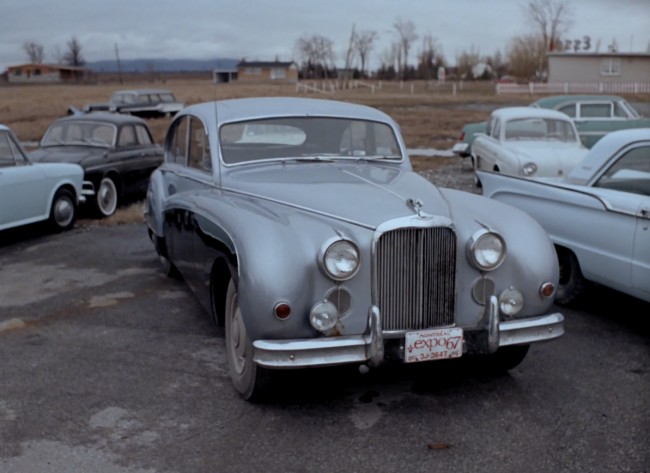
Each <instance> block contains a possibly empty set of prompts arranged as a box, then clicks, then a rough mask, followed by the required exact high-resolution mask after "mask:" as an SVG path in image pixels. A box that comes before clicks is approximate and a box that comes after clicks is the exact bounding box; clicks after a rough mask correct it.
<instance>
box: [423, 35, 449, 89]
mask: <svg viewBox="0 0 650 473" xmlns="http://www.w3.org/2000/svg"><path fill="white" fill-rule="evenodd" d="M444 65H445V58H444V56H443V55H442V53H441V52H440V47H439V46H438V41H437V40H436V38H434V37H433V36H432V35H431V34H426V35H424V36H423V38H422V49H421V51H420V52H419V54H418V64H417V75H418V78H419V79H426V80H428V79H435V78H436V77H437V74H438V68H439V67H440V66H444Z"/></svg>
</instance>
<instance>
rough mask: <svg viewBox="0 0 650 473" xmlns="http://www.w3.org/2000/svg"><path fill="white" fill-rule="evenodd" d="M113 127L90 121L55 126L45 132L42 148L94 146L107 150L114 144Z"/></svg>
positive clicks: (114, 129) (114, 131)
mask: <svg viewBox="0 0 650 473" xmlns="http://www.w3.org/2000/svg"><path fill="white" fill-rule="evenodd" d="M116 131H117V129H116V127H115V126H114V125H110V124H107V123H97V122H90V121H79V122H66V123H60V124H55V125H52V126H51V127H50V129H49V130H48V131H47V132H46V134H45V137H43V141H42V142H41V146H42V147H47V146H70V145H72V146H95V147H99V148H109V147H111V146H113V144H114V143H115V133H116Z"/></svg>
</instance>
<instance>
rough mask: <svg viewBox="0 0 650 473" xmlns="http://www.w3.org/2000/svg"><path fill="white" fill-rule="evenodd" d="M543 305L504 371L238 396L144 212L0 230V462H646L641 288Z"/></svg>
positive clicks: (93, 466) (419, 368) (303, 377)
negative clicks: (543, 321) (541, 321)
mask: <svg viewBox="0 0 650 473" xmlns="http://www.w3.org/2000/svg"><path fill="white" fill-rule="evenodd" d="M557 309H558V310H560V311H562V312H563V313H564V314H565V316H566V331H567V332H566V334H565V335H564V336H563V337H562V338H560V339H559V340H556V341H554V342H550V343H546V344H540V345H536V346H533V347H532V348H531V351H530V353H529V354H528V357H527V358H526V360H524V362H523V363H522V364H521V365H520V366H519V367H517V368H516V369H514V370H512V371H511V372H510V373H509V374H508V375H504V376H495V375H492V374H489V373H487V372H486V371H485V370H484V369H483V367H481V365H480V364H477V363H474V362H472V361H471V360H467V359H462V358H461V359H460V360H457V361H456V362H432V363H427V364H416V365H410V366H402V365H386V366H384V367H382V368H379V369H376V370H374V371H371V372H370V373H369V374H367V375H361V374H359V373H358V371H356V370H355V369H351V368H335V369H326V370H309V371H297V372H288V373H282V374H283V375H284V376H281V377H280V378H278V393H277V395H276V396H275V397H274V398H272V399H270V400H269V401H268V402H267V403H264V404H250V403H247V402H245V401H242V400H241V399H240V398H239V397H238V396H237V395H236V394H235V392H234V390H233V389H232V387H231V384H230V380H229V377H228V374H227V371H226V363H225V355H224V340H223V333H222V331H221V330H219V329H217V328H216V327H215V326H214V325H213V323H212V321H211V319H210V317H209V316H208V315H207V314H206V313H205V312H204V311H203V310H202V309H201V308H200V307H199V306H198V304H197V302H196V300H195V299H194V297H193V296H192V294H191V293H190V292H189V291H188V289H187V288H186V286H185V284H184V283H183V282H182V281H180V280H176V279H169V278H167V277H165V276H164V275H163V274H162V272H161V271H160V268H159V265H158V261H157V258H156V256H155V253H154V251H153V247H152V245H151V243H150V242H149V240H148V238H147V236H146V228H145V226H144V225H143V224H128V225H117V226H107V227H102V226H94V225H93V226H83V225H81V226H78V227H77V228H75V229H73V230H72V231H69V232H66V233H61V234H54V235H52V234H47V233H45V232H44V230H43V229H41V228H38V227H30V228H29V229H26V230H25V229H22V230H21V231H19V232H15V231H14V232H3V233H0V472H1V473H27V472H29V473H33V472H39V473H82V472H83V473H88V472H97V473H141V472H157V473H172V472H177V473H190V472H191V473H194V472H197V473H202V472H206V473H207V472H253V471H255V472H257V471H265V472H267V473H272V472H346V473H350V472H395V471H403V470H406V471H409V472H430V471H463V472H484V473H490V472H499V473H504V472H517V473H520V472H521V471H527V472H553V473H556V472H560V471H561V472H580V473H582V472H607V473H611V472H634V473H648V472H650V449H649V448H648V445H650V369H649V368H650V330H648V319H650V304H647V303H644V302H640V301H638V300H634V299H631V298H627V297H625V296H622V295H620V294H617V293H613V292H611V291H607V290H603V289H599V290H595V291H592V292H591V293H590V298H589V299H588V300H587V301H586V302H585V303H583V304H582V305H580V306H578V307H574V308H557Z"/></svg>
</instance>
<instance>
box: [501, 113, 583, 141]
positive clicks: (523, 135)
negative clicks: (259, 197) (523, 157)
mask: <svg viewBox="0 0 650 473" xmlns="http://www.w3.org/2000/svg"><path fill="white" fill-rule="evenodd" d="M505 138H506V140H508V141H516V140H524V141H528V140H545V141H550V140H558V141H578V137H577V136H576V133H575V130H574V129H573V127H572V126H571V122H569V121H567V120H555V119H550V118H521V119H518V120H510V121H509V122H508V123H507V124H506V130H505Z"/></svg>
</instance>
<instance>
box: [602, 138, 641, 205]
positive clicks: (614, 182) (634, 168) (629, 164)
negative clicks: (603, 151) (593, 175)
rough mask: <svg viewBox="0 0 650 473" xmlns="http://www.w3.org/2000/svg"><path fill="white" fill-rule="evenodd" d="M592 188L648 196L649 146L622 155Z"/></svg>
mask: <svg viewBox="0 0 650 473" xmlns="http://www.w3.org/2000/svg"><path fill="white" fill-rule="evenodd" d="M594 186H595V187H605V188H607V189H616V190H619V191H622V192H630V193H632V194H641V195H648V196H650V146H639V147H636V148H634V149H631V150H629V151H627V152H626V153H624V154H623V155H622V156H621V157H620V158H619V159H618V160H617V161H616V162H615V163H614V164H612V165H611V166H610V168H609V169H608V170H607V172H605V174H603V175H602V176H601V178H600V179H598V181H597V182H596V184H594Z"/></svg>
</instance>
